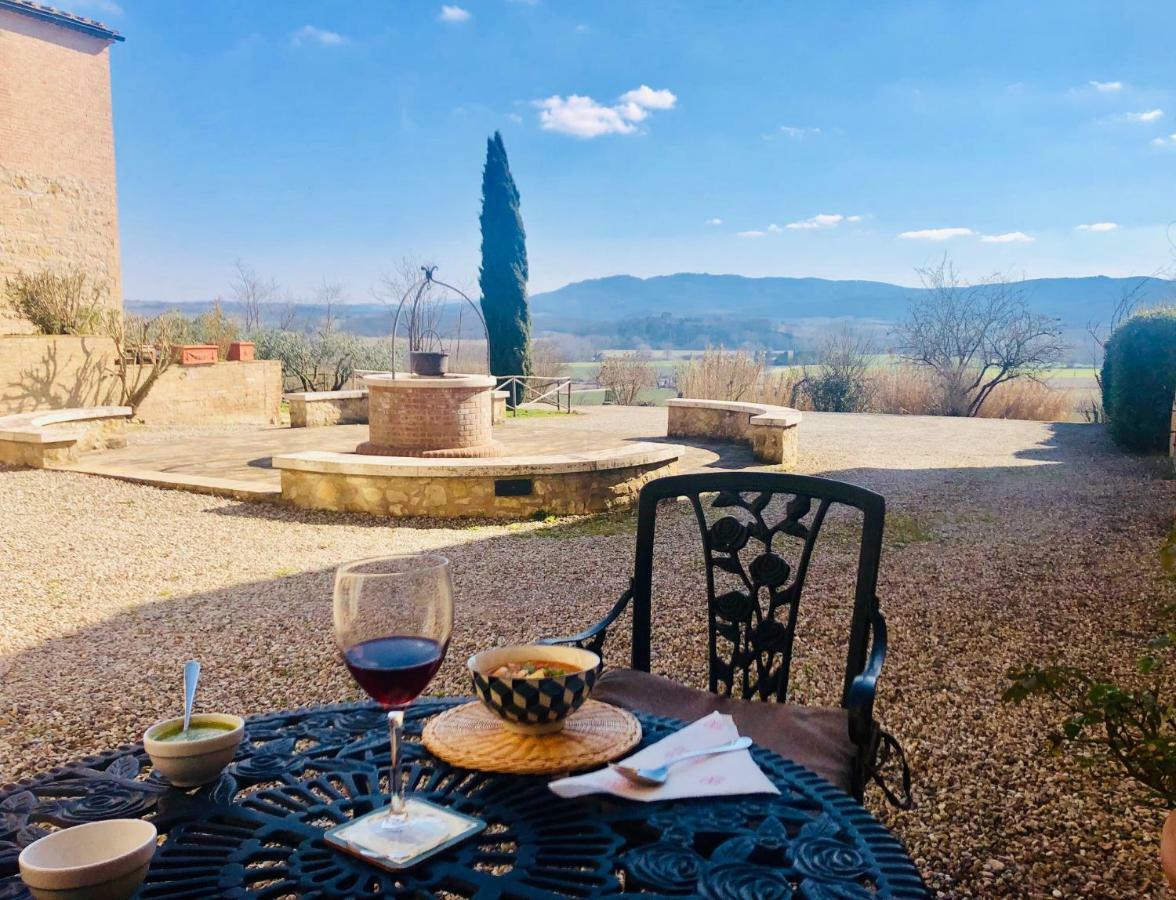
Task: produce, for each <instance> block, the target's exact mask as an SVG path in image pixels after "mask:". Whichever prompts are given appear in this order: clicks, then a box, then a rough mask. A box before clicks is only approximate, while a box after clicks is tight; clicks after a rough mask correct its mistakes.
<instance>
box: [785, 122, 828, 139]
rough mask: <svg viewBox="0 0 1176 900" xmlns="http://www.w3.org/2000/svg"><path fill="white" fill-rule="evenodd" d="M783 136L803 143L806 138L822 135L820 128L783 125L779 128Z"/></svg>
mask: <svg viewBox="0 0 1176 900" xmlns="http://www.w3.org/2000/svg"><path fill="white" fill-rule="evenodd" d="M779 131H780V133H781V134H783V135H785V136H786V137H790V138H792V139H793V140H794V141H802V140H804V139H805V138H806V137H811V136H813V135H817V134H820V133H821V129H819V128H801V127H798V126H796V125H781V126H780V128H779Z"/></svg>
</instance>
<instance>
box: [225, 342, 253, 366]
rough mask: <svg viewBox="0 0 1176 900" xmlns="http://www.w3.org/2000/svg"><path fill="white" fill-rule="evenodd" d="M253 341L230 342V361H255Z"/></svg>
mask: <svg viewBox="0 0 1176 900" xmlns="http://www.w3.org/2000/svg"><path fill="white" fill-rule="evenodd" d="M253 354H254V346H253V341H233V342H232V343H231V344H229V357H228V358H229V361H230V362H253V359H254V356H253Z"/></svg>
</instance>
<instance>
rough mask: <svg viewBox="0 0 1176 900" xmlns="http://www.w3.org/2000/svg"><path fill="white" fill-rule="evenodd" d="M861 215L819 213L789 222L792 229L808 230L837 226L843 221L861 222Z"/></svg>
mask: <svg viewBox="0 0 1176 900" xmlns="http://www.w3.org/2000/svg"><path fill="white" fill-rule="evenodd" d="M861 220H862V217H861V216H843V215H841V213H818V214H817V215H815V216H811V217H810V218H807V219H801V220H800V221H799V222H789V223H788V228H789V229H791V230H792V231H807V230H809V229H811V228H836V227H837V226H838V225H840V224H841V223H842V222H860V221H861Z"/></svg>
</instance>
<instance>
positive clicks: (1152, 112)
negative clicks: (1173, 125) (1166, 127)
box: [1123, 109, 1164, 123]
mask: <svg viewBox="0 0 1176 900" xmlns="http://www.w3.org/2000/svg"><path fill="white" fill-rule="evenodd" d="M1163 116H1164V111H1163V110H1162V109H1149V110H1147V111H1146V112H1129V113H1124V115H1123V118H1124V119H1126V120H1127V121H1128V122H1141V123H1147V122H1155V121H1157V120H1158V119H1161V118H1163Z"/></svg>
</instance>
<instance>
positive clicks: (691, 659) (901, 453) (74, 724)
mask: <svg viewBox="0 0 1176 900" xmlns="http://www.w3.org/2000/svg"><path fill="white" fill-rule="evenodd" d="M593 415H597V416H599V417H600V424H601V427H602V428H603V427H609V417H610V416H638V415H644V416H648V417H649V419H650V423H651V427H650V430H649V433H655V429H656V428H657V426H658V420H657V419H656V417H657V416H661V417H663V420H662V421H664V415H665V413H664V411H661V410H624V411H619V410H618V411H609V410H604V411H601V412H594V413H593ZM618 421H619V420H618ZM662 427H663V428H664V424H663V426H662ZM802 427H803V432H802V446H803V450H802V456H803V459H802V465H801V468H802V469H803V470H805V471H809V472H820V473H828V474H831V475H833V476H835V477H842V478H845V479H846V480H850V481H855V482H858V483H861V484H865V485H867V486H869V487H872V488H874V489H876V490H879V491H881V492H883V493H884V494H885V495H886V497H887V501H888V505H889V519H888V530H887V531H888V533H887V549H886V553H885V555H884V558H883V566H882V576H881V588H880V595H881V597H882V602H883V607H884V610H885V612H886V614H887V617H888V620H889V623H890V638H891V651H890V657H889V660H888V662H887V668H886V670H885V672H884V673H883V678H882V682H881V688H880V696H879V705H878V714H879V717H880V718H881V719H882V721H883V723H884V724H885V725H886V727H887V728H889V729H890V730H891V731H893V732H894V733H895V734H897V735H898V736H899V737H900V739H901V740H902V741H903V742H904V744H905V746H906V749H907V753H908V756H909V757H910V759H911V762H912V767H913V768H914V772H915V784H916V792H917V804H918V805H917V807H916V809H915V810H913V811H911V812H906V813H903V812H894V811H890V810H887V809H885V808H884V807H882V805H881V804H880V803H879V802H878V801H879V798H878V797H876V796H875V797H873V798H871V801H870V803H871V805H872V807H873V809H874V810H875V812H877V813H878V814H879V815H881V816H882V817H883V819H884V820H885V821H886V822H887V824H888V825H889V826H890V827H891V828H893V829H894V831H895V832H896V833H897V834H898V835H899V836H900V837H901V838H902V839H903V840H904V841H905V842H906V844H907V846H908V848H909V849H910V852H911V854H912V856H913V857H914V858H915V860H916V861H917V863H918V865H919V867H920V869H921V871H922V872H923V873H924V875H925V877H926V878H927V880H928V882H929V884H930V885H931V886H932V887H933V888H934V889H936V890H937V891H938V892H939V893H940V894H941V895H942V896H945V897H979V896H985V897H997V896H1001V897H1004V896H1017V897H1062V896H1066V897H1069V896H1077V895H1085V896H1099V897H1140V896H1157V897H1158V896H1161V895H1162V894H1163V888H1162V886H1161V880H1160V876H1159V867H1158V863H1157V860H1156V841H1157V836H1158V834H1159V829H1160V825H1161V822H1162V819H1163V813H1162V811H1158V810H1156V809H1154V808H1152V807H1149V806H1147V805H1146V801H1147V798H1146V797H1145V795H1144V794H1143V792H1142V791H1140V790H1138V789H1136V788H1135V787H1134V786H1132V785H1131V784H1130V783H1128V782H1127V781H1126V780H1125V779H1123V778H1121V777H1119V776H1118V775H1117V773H1116V772H1115V771H1114V770H1112V769H1110V768H1109V767H1108V768H1094V769H1082V768H1079V767H1078V766H1077V765H1075V764H1074V763H1073V762H1071V761H1069V760H1067V759H1064V758H1052V757H1050V756H1048V755H1047V754H1046V753H1045V752H1044V751H1043V749H1042V738H1043V735H1044V732H1045V728H1046V724H1047V721H1048V719H1047V716H1046V715H1045V714H1044V712H1043V711H1042V710H1040V709H1038V708H1035V707H1033V706H1028V707H1025V708H1009V707H1006V706H1003V705H1002V704H1001V703H1000V702H999V696H1000V692H1001V690H1002V689H1003V686H1004V677H1003V673H1004V671H1005V670H1006V669H1007V668H1008V667H1009V666H1011V665H1014V664H1017V663H1020V662H1023V661H1028V660H1045V659H1048V658H1050V656H1051V655H1052V654H1063V655H1064V657H1065V658H1066V659H1067V660H1068V661H1072V662H1075V663H1078V664H1081V665H1087V666H1090V667H1093V668H1096V669H1103V670H1105V669H1108V668H1110V669H1112V670H1129V669H1130V665H1131V662H1132V661H1133V660H1134V658H1135V656H1136V654H1137V652H1138V650H1139V648H1140V646H1141V645H1142V644H1143V643H1144V641H1145V640H1146V639H1147V637H1149V636H1150V635H1151V634H1152V633H1153V632H1154V631H1155V630H1156V624H1155V623H1156V621H1157V610H1159V609H1160V608H1161V607H1162V606H1163V605H1164V604H1165V603H1170V602H1174V601H1176V589H1174V588H1173V586H1172V585H1171V584H1170V583H1169V582H1167V581H1165V580H1164V578H1163V576H1162V573H1161V571H1160V568H1159V565H1158V557H1157V554H1158V548H1159V544H1160V542H1161V539H1162V536H1163V534H1164V533H1165V531H1166V529H1167V527H1168V526H1169V525H1170V524H1171V519H1172V514H1173V508H1174V506H1176V503H1174V501H1176V482H1174V481H1171V480H1164V479H1162V478H1161V477H1159V476H1160V472H1161V469H1160V467H1159V465H1157V464H1156V461H1149V460H1140V459H1134V458H1128V457H1123V456H1121V455H1119V454H1117V453H1116V452H1114V451H1113V450H1112V449H1111V448H1110V447H1109V446H1108V445H1107V444H1106V442H1105V438H1104V435H1103V433H1102V431H1101V429H1100V428H1098V427H1097V426H1085V425H1047V424H1042V423H1034V422H1003V421H991V420H979V421H971V420H949V419H929V418H918V417H884V416H836V415H818V414H806V417H805V423H804V425H803V426H802ZM662 433H664V431H663V432H662ZM0 513H2V514H0V560H3V563H2V565H3V575H4V578H3V580H2V582H0V584H2V586H0V617H2V619H0V620H2V621H3V623H4V628H3V631H2V632H0V782H2V781H7V780H13V779H16V778H19V777H22V776H25V775H29V774H32V773H34V772H36V771H38V770H43V769H46V768H48V767H50V766H52V765H54V764H57V763H60V762H63V761H66V760H68V759H73V758H77V757H79V756H82V755H85V754H87V753H90V752H93V751H96V750H99V749H103V748H106V747H109V746H112V745H116V744H119V743H122V742H126V741H132V740H135V739H137V737H138V736H139V735H140V734H141V733H142V731H143V729H144V728H145V727H146V726H147V725H149V724H151V723H152V722H153V721H156V720H157V719H159V718H162V717H164V716H167V715H172V714H174V712H175V710H176V708H177V707H178V705H179V699H180V691H179V671H180V666H181V664H182V662H183V660H185V659H187V658H189V657H191V656H198V657H200V659H201V660H202V662H203V664H204V676H203V678H202V680H201V705H202V706H203V707H204V708H206V709H209V708H223V709H227V710H236V711H240V712H243V713H248V712H259V711H263V710H270V709H279V708H287V707H293V706H299V705H303V704H309V703H326V702H332V701H338V700H348V699H355V698H357V697H358V693H357V690H356V688H355V687H354V686H353V685H352V683H351V681H350V679H349V677H348V676H347V674H346V672H345V671H344V669H343V667H342V666H341V665H340V664H339V663H338V661H337V659H336V656H335V652H334V647H333V644H332V636H331V623H330V591H331V577H332V571H333V568H334V567H335V566H336V565H337V564H338V563H339V562H341V561H343V560H346V559H350V558H355V557H359V556H365V555H372V554H378V553H382V552H387V551H391V550H416V549H441V548H444V550H445V552H446V553H447V554H448V555H449V556H450V557H451V558H452V559H453V560H454V564H455V575H456V585H457V592H458V593H457V596H458V602H459V609H458V616H459V625H458V629H457V632H456V634H455V637H454V641H453V645H452V648H451V650H450V653H449V658H448V660H447V662H446V664H445V667H444V668H443V670H442V672H441V674H440V675H439V676H438V678H437V680H436V682H435V683H434V685H433V688H435V689H437V690H438V691H439V692H446V693H448V692H461V693H466V692H468V691H467V687H466V683H465V676H464V674H463V666H464V660H465V659H466V657H467V656H468V654H469V653H470V652H472V651H473V650H474V649H476V648H482V647H485V646H487V645H489V644H493V643H496V642H508V641H517V640H524V639H529V638H533V637H536V636H539V635H543V634H556V633H566V632H568V631H569V630H573V629H575V628H578V627H580V626H581V625H584V624H587V623H588V622H589V621H591V620H592V619H593V618H595V617H596V616H597V615H599V614H600V613H602V612H603V611H604V610H605V609H606V608H607V606H608V605H609V603H610V602H611V600H612V599H613V598H614V597H615V596H616V595H617V594H618V593H619V592H620V591H621V590H622V588H623V586H624V583H625V581H626V572H627V570H628V568H629V566H630V565H631V559H632V542H633V527H632V520H631V517H629V516H624V515H623V516H611V517H604V518H598V519H589V520H565V521H562V522H557V523H525V524H515V525H500V524H481V525H472V526H462V527H454V526H453V523H444V522H435V521H427V520H417V521H413V522H411V523H402V524H400V525H396V526H393V525H389V524H388V523H387V522H385V521H379V520H375V519H370V518H366V517H361V516H348V515H338V514H328V513H311V512H303V511H295V510H290V509H285V508H282V507H276V506H267V505H259V504H249V503H241V502H236V501H232V500H226V499H220V498H215V497H208V496H201V495H196V494H187V493H182V492H177V491H163V490H156V489H153V488H148V487H143V486H139V485H133V484H129V483H123V482H118V481H111V480H107V479H101V478H94V477H88V476H84V475H78V474H74V473H66V472H41V471H28V470H4V469H0ZM691 528H692V525H691V522H689V521H687V520H686V519H685V518H684V512H683V511H682V510H679V509H674V508H670V509H668V510H667V512H666V514H665V522H664V526H663V527H662V528H659V541H660V548H659V554H660V556H661V558H662V559H663V560H665V562H666V563H667V565H664V566H662V567H661V568H660V570H659V571H662V572H664V573H665V575H664V576H663V577H660V578H659V584H658V589H659V590H658V601H659V602H658V607H657V609H656V613H655V614H656V616H657V620H658V621H657V623H655V644H656V645H655V668H657V669H660V670H661V671H663V672H666V673H668V674H673V675H674V676H675V677H678V678H680V679H682V680H685V681H688V682H692V683H695V684H700V683H702V682H703V679H704V678H705V672H704V669H703V666H704V660H705V637H704V634H703V629H702V625H703V618H702V616H703V611H702V610H701V609H700V607H699V604H698V601H697V596H698V595H697V593H696V589H697V585H698V583H699V581H698V579H699V578H701V564H700V563H695V564H693V565H689V564H682V560H685V559H687V558H689V557H688V556H687V554H688V553H694V552H695V542H696V539H697V538H696V534H695V533H692V531H691ZM852 555H853V544H852V540H851V533H850V530H849V523H848V522H845V521H842V520H839V519H833V520H831V522H830V526H829V532H828V542H827V545H826V546H825V547H823V548H822V549H820V550H819V551H818V558H817V561H816V562H815V564H814V568H813V571H812V574H811V576H810V585H809V588H808V591H807V592H806V597H805V603H804V607H803V611H802V617H801V619H802V623H801V627H802V633H801V636H800V638H799V640H798V643H799V644H800V645H801V650H800V651H799V652H798V658H797V661H796V664H795V666H796V668H795V671H796V675H795V679H794V685H795V688H794V689H795V691H796V695H797V699H800V700H804V701H807V702H821V701H823V700H827V699H828V698H829V697H831V696H833V695H834V694H835V692H836V689H837V685H838V681H839V677H838V669H839V666H840V664H841V660H842V659H843V653H844V650H843V647H844V637H845V630H846V624H847V616H846V610H847V606H846V602H845V600H846V598H845V589H846V587H847V586H848V580H847V579H848V575H847V570H848V566H847V565H846V563H847V562H848V561H849V560H850V559H851V558H852ZM671 561H672V562H673V563H674V564H673V565H669V564H668V563H670V562H671ZM625 644H626V641H625V640H624V639H623V637H621V638H620V639H618V640H617V641H616V643H615V644H613V645H612V646H610V648H609V650H610V653H611V655H612V658H613V659H614V660H623V659H624V656H625V649H626V648H625Z"/></svg>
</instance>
